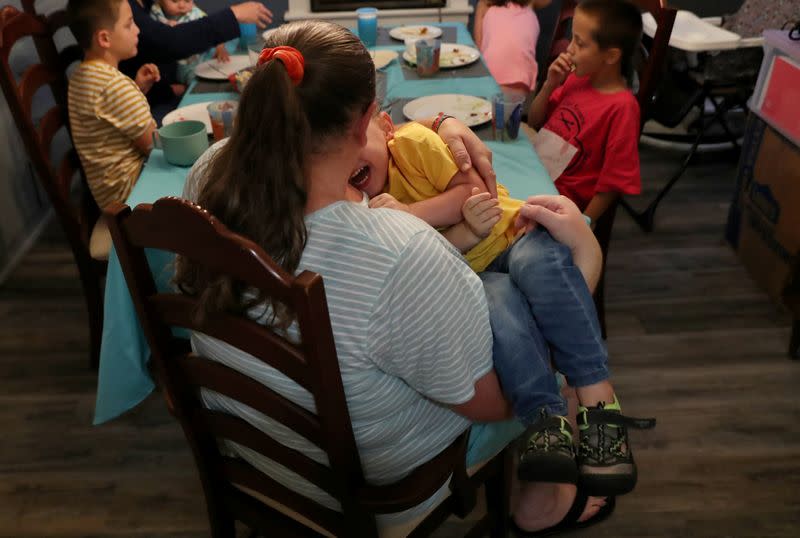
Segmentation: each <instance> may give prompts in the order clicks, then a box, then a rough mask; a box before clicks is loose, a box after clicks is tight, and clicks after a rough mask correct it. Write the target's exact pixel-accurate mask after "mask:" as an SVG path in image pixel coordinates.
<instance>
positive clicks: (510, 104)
mask: <svg viewBox="0 0 800 538" xmlns="http://www.w3.org/2000/svg"><path fill="white" fill-rule="evenodd" d="M524 102H525V96H523V95H516V94H514V95H504V94H502V93H499V94H497V95H495V96H493V97H492V131H493V134H494V139H495V140H516V139H517V136H519V125H520V122H521V120H522V104H523V103H524Z"/></svg>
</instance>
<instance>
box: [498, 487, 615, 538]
mask: <svg viewBox="0 0 800 538" xmlns="http://www.w3.org/2000/svg"><path fill="white" fill-rule="evenodd" d="M588 500H589V496H588V495H586V491H585V490H584V489H583V488H581V487H580V486H578V491H577V492H576V493H575V500H574V501H572V506H570V508H569V510H568V511H567V515H565V516H564V519H562V520H561V521H559V522H558V523H556V524H555V525H553V526H552V527H547V528H546V529H540V530H538V531H524V530H522V529H520V528H519V527H518V526H517V524H516V523H514V519H513V518H512V519H511V530H512V531H513V533H514V535H515V536H520V537H524V538H533V537H541V536H553V535H555V534H562V533H567V532H571V531H576V530H579V529H585V528H587V527H591V526H592V525H596V524H597V523H600V522H601V521H605V520H606V519H608V516H610V515H611V514H612V513H613V512H614V508H616V504H617V503H616V498H615V497H606V504H605V505H603V506H602V507H601V508H600V510H598V511H597V513H596V514H595V515H594V516H593V517H590V518H589V519H587V520H586V521H580V522H579V521H578V518H579V517H581V514H582V513H583V511H584V509H585V508H586V502H587V501H588Z"/></svg>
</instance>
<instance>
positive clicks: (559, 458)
mask: <svg viewBox="0 0 800 538" xmlns="http://www.w3.org/2000/svg"><path fill="white" fill-rule="evenodd" d="M523 439H524V445H523V447H522V455H521V456H520V458H519V468H518V469H517V477H518V478H519V479H520V480H523V481H525V482H558V483H565V484H576V483H577V482H578V466H577V464H576V463H575V445H574V444H573V442H572V426H570V424H569V421H567V419H566V417H561V416H557V415H550V416H548V415H547V414H545V413H544V412H542V416H541V418H540V419H539V420H538V421H537V422H536V424H533V425H532V426H530V427H529V428H528V430H527V431H526V432H525V434H524V436H523Z"/></svg>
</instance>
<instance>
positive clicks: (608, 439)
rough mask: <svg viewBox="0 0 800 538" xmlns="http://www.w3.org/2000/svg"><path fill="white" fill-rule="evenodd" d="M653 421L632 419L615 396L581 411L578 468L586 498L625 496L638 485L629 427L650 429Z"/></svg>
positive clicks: (654, 423) (579, 413) (579, 418)
mask: <svg viewBox="0 0 800 538" xmlns="http://www.w3.org/2000/svg"><path fill="white" fill-rule="evenodd" d="M655 425H656V419H654V418H633V417H626V416H625V415H623V414H622V409H621V407H620V405H619V400H617V398H616V396H615V397H614V401H613V402H612V403H610V404H603V403H600V404H599V405H598V406H597V407H590V408H586V407H583V406H580V407H579V408H578V430H579V432H580V443H579V445H578V456H577V460H578V469H579V472H580V482H581V485H582V486H583V487H584V488H585V490H586V494H587V495H592V496H598V497H605V496H612V495H624V494H625V493H629V492H630V491H632V490H633V488H634V487H635V486H636V478H637V476H636V463H634V461H633V453H632V452H631V447H630V443H629V442H628V428H629V427H630V428H636V429H639V430H649V429H651V428H654V427H655Z"/></svg>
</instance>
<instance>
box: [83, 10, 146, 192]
mask: <svg viewBox="0 0 800 538" xmlns="http://www.w3.org/2000/svg"><path fill="white" fill-rule="evenodd" d="M67 16H68V18H69V27H70V29H71V30H72V33H73V34H74V35H75V39H76V40H77V41H78V44H79V45H80V46H81V48H82V49H83V51H84V60H83V62H81V63H80V65H78V67H77V68H75V71H74V72H73V73H72V76H71V78H70V81H69V91H68V97H67V107H68V110H69V123H70V127H71V130H72V140H73V142H74V144H75V149H76V150H77V152H78V155H79V156H80V159H81V163H82V164H83V169H84V171H85V172H86V180H87V182H88V183H89V188H90V190H91V191H92V195H93V196H94V199H95V201H96V202H97V205H98V206H99V207H100V208H104V207H106V206H107V205H109V204H110V203H111V202H116V201H119V202H124V201H125V200H126V199H127V197H128V194H130V192H131V189H132V188H133V185H134V184H135V183H136V180H137V179H138V178H139V173H140V172H141V170H142V165H143V164H144V161H145V159H146V158H147V156H148V155H149V154H150V150H151V149H152V143H153V142H152V140H153V131H154V130H155V128H156V123H155V121H154V120H153V117H152V115H151V114H150V107H149V105H148V104H147V98H145V96H144V94H145V93H147V91H148V90H149V89H150V88H151V87H152V86H153V84H154V83H155V82H157V81H158V80H159V78H160V75H159V72H158V68H157V67H156V66H155V65H153V64H145V65H143V66H142V67H140V68H139V71H138V72H137V74H136V80H135V81H133V80H131V79H130V78H128V77H126V76H125V75H123V74H122V73H121V72H120V71H119V70H118V68H117V66H118V65H119V62H120V61H121V60H125V59H127V58H132V57H133V56H135V55H136V49H137V43H138V40H139V39H138V35H139V28H138V27H137V26H136V24H135V23H134V22H133V15H132V12H131V7H130V5H129V4H128V2H127V0H69V3H68V5H67Z"/></svg>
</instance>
